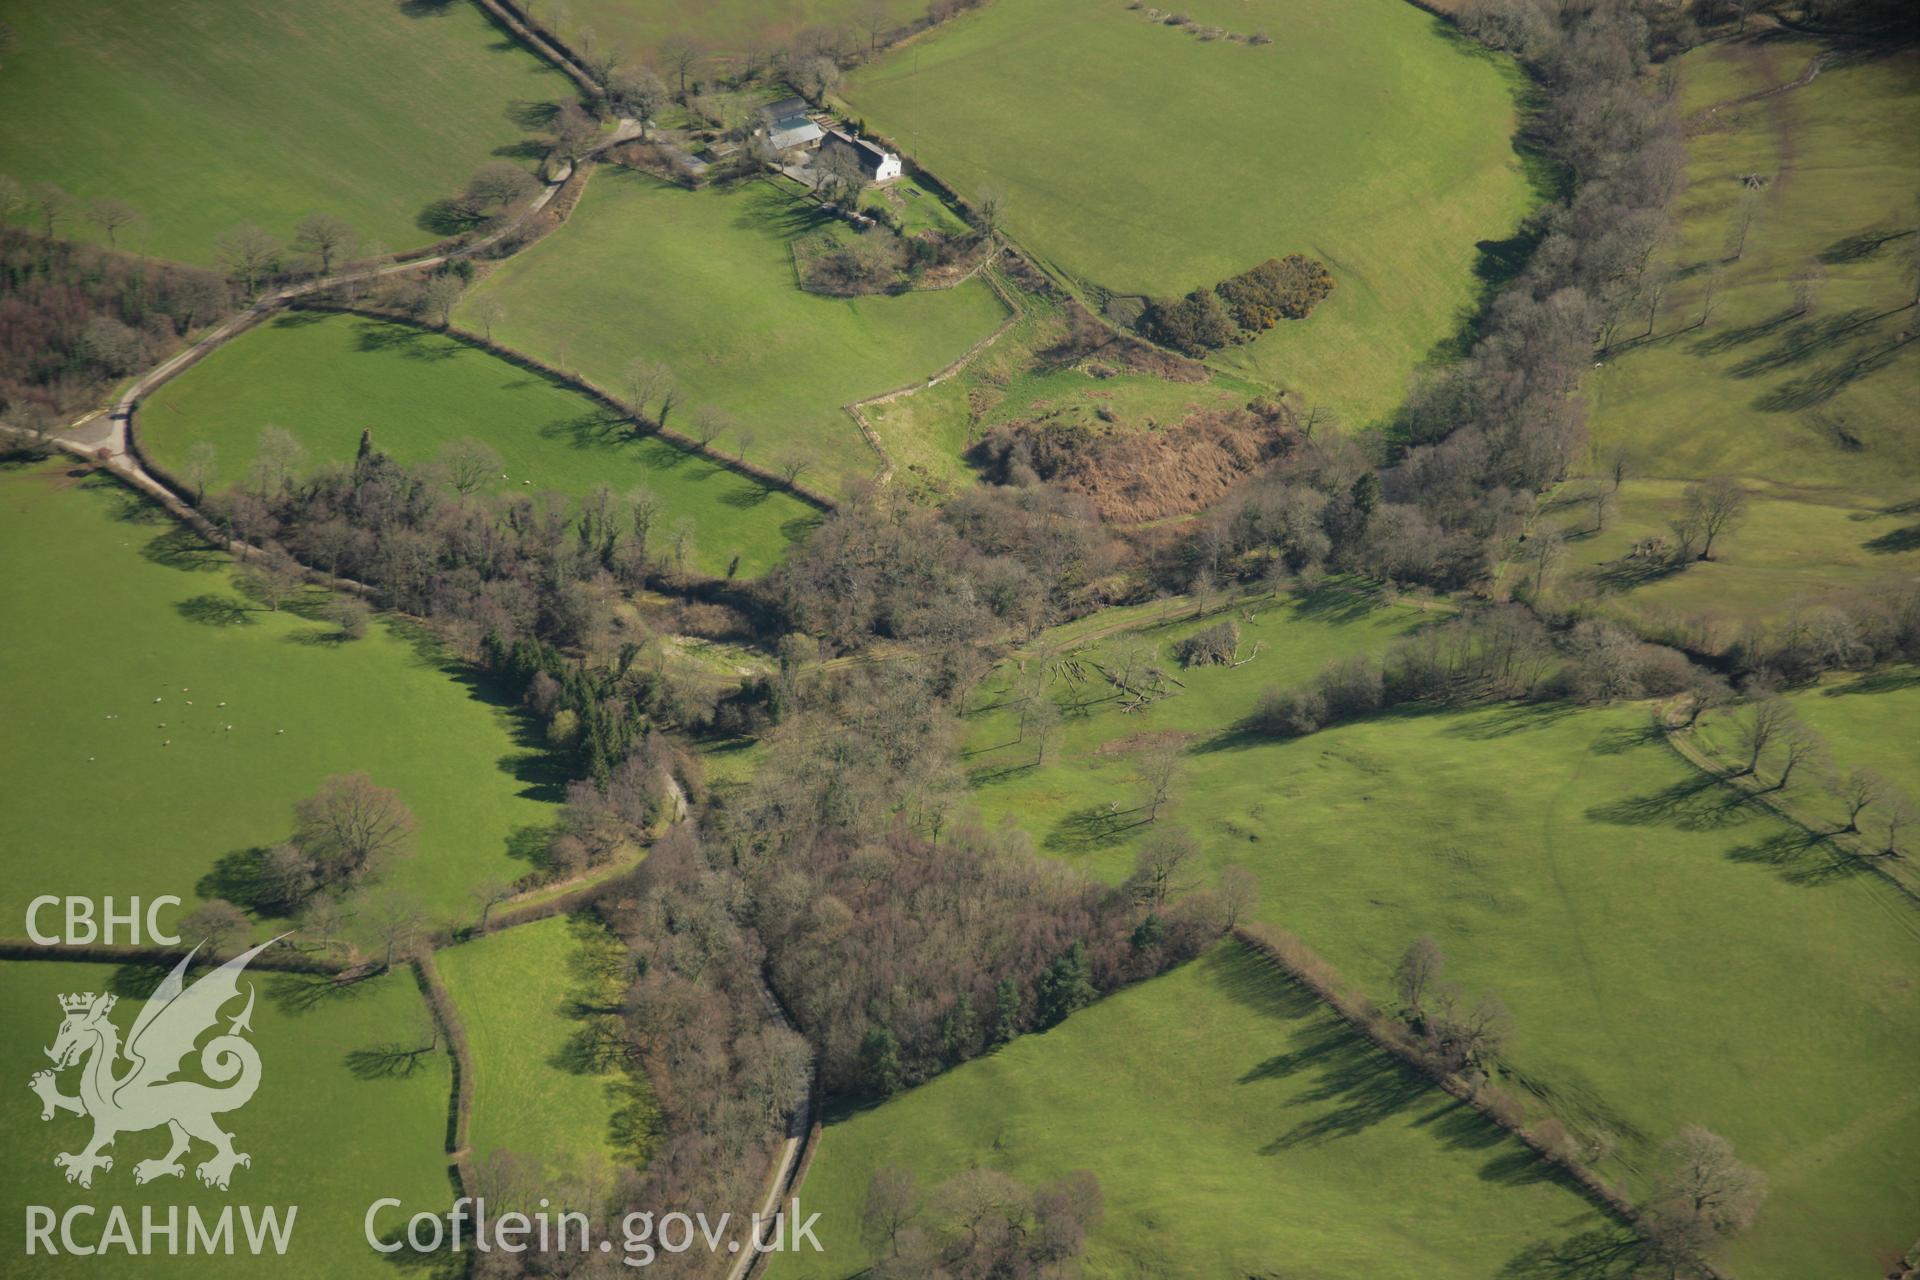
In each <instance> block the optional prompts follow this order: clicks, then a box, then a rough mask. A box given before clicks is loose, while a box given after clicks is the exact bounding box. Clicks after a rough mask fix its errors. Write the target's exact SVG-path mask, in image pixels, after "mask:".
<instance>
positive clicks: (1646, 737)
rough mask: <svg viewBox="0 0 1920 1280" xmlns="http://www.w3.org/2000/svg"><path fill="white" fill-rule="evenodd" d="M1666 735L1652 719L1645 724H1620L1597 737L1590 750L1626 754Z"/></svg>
mask: <svg viewBox="0 0 1920 1280" xmlns="http://www.w3.org/2000/svg"><path fill="white" fill-rule="evenodd" d="M1665 736H1666V735H1665V733H1664V732H1663V731H1662V730H1661V728H1660V726H1659V725H1657V724H1655V723H1653V722H1652V721H1651V720H1649V721H1648V722H1647V723H1645V724H1631V725H1619V726H1617V727H1615V728H1612V729H1608V730H1607V731H1606V732H1605V733H1602V734H1601V735H1600V736H1599V737H1597V738H1595V739H1594V740H1593V746H1592V747H1591V748H1590V750H1592V752H1593V754H1595V755H1597V756H1619V755H1625V754H1626V753H1627V752H1629V751H1632V750H1633V749H1634V748H1635V747H1650V746H1653V745H1654V744H1656V743H1658V742H1660V741H1661V740H1662V739H1663V738H1664V737H1665Z"/></svg>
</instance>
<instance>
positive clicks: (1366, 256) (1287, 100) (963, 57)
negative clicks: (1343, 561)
mask: <svg viewBox="0 0 1920 1280" xmlns="http://www.w3.org/2000/svg"><path fill="white" fill-rule="evenodd" d="M1187 12H1190V13H1191V14H1192V15H1193V16H1194V18H1195V19H1196V20H1198V21H1200V22H1214V23H1218V24H1220V25H1221V26H1224V27H1226V28H1229V29H1231V30H1234V31H1237V32H1240V33H1243V34H1249V35H1250V34H1252V33H1253V32H1255V31H1258V30H1261V29H1264V30H1266V31H1267V32H1268V33H1269V34H1270V35H1272V36H1273V37H1274V43H1272V44H1269V45H1251V44H1245V43H1232V42H1227V41H1215V42H1204V41H1201V40H1199V39H1196V38H1195V37H1194V36H1192V35H1190V34H1188V33H1186V32H1184V31H1181V30H1178V29H1176V28H1173V27H1168V26H1165V25H1160V24H1156V23H1154V22H1152V21H1150V20H1149V19H1148V18H1147V17H1146V16H1145V13H1144V11H1136V10H1129V9H1127V8H1126V7H1125V6H1124V5H1123V4H1119V3H1113V2H1110V0H1029V2H1027V3H1007V2H1002V3H995V4H991V5H989V6H987V7H986V8H985V9H983V10H981V11H979V12H976V13H972V14H969V15H967V16H965V17H962V18H960V19H958V20H957V21H955V22H952V23H950V24H948V25H946V26H944V27H941V28H940V29H938V30H937V31H935V32H933V33H931V34H930V35H928V36H925V37H923V38H921V39H918V40H915V41H913V42H911V43H910V44H908V45H906V46H904V47H902V48H900V49H898V50H896V51H894V52H893V53H891V54H888V55H886V56H885V57H882V58H881V59H879V60H878V61H876V62H874V63H872V64H870V65H869V66H867V67H864V68H862V69H860V70H858V71H856V72H854V73H853V74H852V75H850V76H849V78H848V80H847V83H846V85H845V86H844V88H843V90H842V93H843V95H844V97H845V98H846V100H847V103H848V105H849V106H850V108H851V109H852V111H853V112H854V113H855V114H856V115H858V116H860V117H863V118H865V119H866V120H868V121H869V122H870V123H871V124H872V126H873V127H874V128H876V129H878V130H879V131H881V132H882V133H884V134H885V135H887V136H889V137H891V138H892V139H893V140H894V141H895V142H896V143H897V144H899V145H900V146H902V147H904V148H906V149H907V150H908V151H909V152H911V153H913V154H914V155H915V156H916V157H917V158H918V159H919V160H920V162H921V163H923V164H925V165H926V166H927V167H928V168H929V169H930V170H932V171H933V172H935V173H937V174H939V175H940V177H941V179H942V180H943V181H945V182H946V183H948V184H949V185H951V186H952V187H954V188H955V189H956V190H958V191H959V192H961V193H962V194H964V195H967V196H968V197H972V196H973V194H974V193H975V192H976V191H978V190H980V189H981V188H986V187H992V188H995V189H997V190H998V191H1000V192H1001V193H1002V195H1003V197H1004V212H1003V222H1004V225H1005V227H1006V228H1007V230H1008V232H1009V233H1010V234H1011V235H1012V236H1013V237H1014V238H1015V239H1016V240H1017V241H1018V242H1019V243H1020V244H1021V245H1022V246H1023V247H1025V248H1027V249H1028V250H1029V251H1030V252H1032V253H1033V254H1034V255H1035V256H1037V257H1038V258H1040V259H1041V260H1042V261H1045V262H1048V263H1050V264H1052V265H1053V266H1055V267H1057V268H1058V269H1060V270H1061V271H1064V272H1065V273H1067V274H1068V275H1071V276H1073V277H1076V278H1078V279H1079V280H1081V281H1083V282H1085V283H1088V284H1091V285H1097V286H1100V287H1102V288H1105V289H1110V290H1113V291H1115V292H1118V293H1123V294H1148V295H1155V296H1164V295H1176V294H1182V293H1185V292H1187V291H1188V290H1190V289H1194V288H1199V287H1205V286H1209V285H1212V284H1214V283H1215V282H1216V281H1218V280H1221V279H1223V278H1225V277H1227V276H1230V275H1233V274H1235V273H1237V272H1240V271H1244V270H1246V269H1247V268H1249V267H1252V266H1254V265H1255V264H1257V263H1259V262H1261V261H1263V260H1265V259H1267V258H1271V257H1280V256H1283V255H1285V254H1288V253H1296V252H1297V253H1306V254H1311V255H1313V256H1315V257H1318V258H1320V259H1321V260H1323V261H1325V262H1326V263H1328V264H1329V266H1330V267H1331V268H1332V269H1333V273H1334V276H1335V278H1336V280H1337V281H1338V282H1339V287H1338V289H1337V290H1336V291H1335V293H1334V295H1333V296H1332V298H1331V299H1329V300H1328V301H1327V302H1326V303H1324V304H1323V305H1322V306H1321V307H1320V309H1319V310H1318V311H1317V312H1316V313H1315V314H1314V316H1313V317H1312V319H1310V320H1307V321H1303V322H1287V323H1284V324H1282V325H1281V326H1280V328H1278V329H1276V330H1273V331H1271V332H1269V333H1268V334H1266V335H1265V336H1263V337H1262V338H1261V339H1260V340H1259V341H1257V342H1255V343H1253V344H1252V345H1250V346H1247V347H1241V348H1234V349H1231V350H1229V351H1228V352H1226V353H1225V354H1223V355H1222V356H1221V357H1220V358H1219V363H1220V364H1221V365H1222V366H1223V367H1227V368H1230V369H1233V370H1235V371H1237V372H1241V373H1244V374H1247V375H1250V376H1255V377H1258V378H1260V379H1262V380H1264V381H1269V382H1275V383H1279V384H1282V385H1285V386H1287V387H1291V388H1298V389H1300V390H1301V391H1303V392H1304V393H1305V394H1306V395H1307V396H1308V397H1309V398H1310V399H1312V400H1314V401H1315V402H1319V403H1324V404H1327V405H1329V406H1332V407H1334V408H1337V409H1338V410H1339V411H1340V412H1341V413H1342V414H1343V415H1344V416H1345V417H1346V418H1347V420H1348V422H1349V423H1350V424H1351V425H1355V426H1360V425H1365V424H1367V423H1370V422H1373V421H1375V420H1377V419H1378V418H1380V417H1382V416H1383V415H1384V414H1385V413H1387V412H1388V411H1389V410H1391V409H1392V407H1393V406H1394V405H1396V404H1397V403H1398V402H1399V400H1400V398H1401V396H1402V394H1403V393H1404V391H1405V384H1406V379H1407V376H1408V375H1409V374H1410V373H1411V372H1412V371H1413V369H1414V368H1415V367H1416V366H1417V365H1419V364H1420V363H1421V362H1422V361H1423V360H1424V359H1426V358H1427V357H1428V355H1429V353H1430V352H1431V351H1432V350H1433V348H1434V347H1435V345H1436V344H1438V343H1441V342H1443V341H1445V340H1447V339H1449V338H1450V337H1452V336H1453V335H1454V334H1455V332H1456V331H1457V329H1458V328H1459V326H1460V323H1461V321H1462V319H1463V316H1464V314H1465V313H1466V312H1468V311H1469V310H1470V309H1471V308H1472V307H1473V306H1474V305H1475V303H1476V299H1477V297H1478V288H1479V285H1478V284H1477V283H1476V279H1475V271H1476V268H1477V266H1478V265H1479V264H1480V262H1481V260H1482V255H1481V253H1480V250H1479V249H1478V248H1476V245H1477V244H1479V243H1480V242H1482V241H1488V242H1493V241H1501V240H1504V239H1506V238H1507V237H1509V236H1511V235H1512V234H1513V232H1514V228H1515V227H1516V226H1517V225H1518V222H1519V220H1520V218H1521V217H1522V216H1523V215H1524V213H1525V212H1526V210H1527V208H1528V206H1529V204H1530V202H1531V200H1532V194H1531V189H1530V186H1529V181H1528V177H1527V174H1526V172H1525V171H1524V167H1523V165H1522V163H1521V161H1520V159H1519V157H1518V156H1516V155H1515V153H1514V150H1513V147H1512V143H1511V141H1510V139H1511V138H1512V135H1513V133H1514V130H1515V128H1516V121H1517V108H1516V104H1515V100H1516V95H1517V93H1518V91H1519V88H1520V84H1521V82H1520V78H1519V75H1518V72H1517V71H1516V70H1515V69H1514V68H1513V67H1512V65H1511V64H1510V63H1508V62H1506V61H1505V60H1503V59H1500V58H1496V57H1494V56H1492V55H1489V54H1487V53H1485V52H1484V51H1482V50H1479V49H1477V48H1475V47H1474V46H1472V45H1470V44H1468V43H1467V42H1466V41H1464V40H1462V39H1460V38H1458V37H1456V36H1454V35H1452V34H1451V32H1450V29H1449V28H1447V27H1445V26H1444V25H1443V24H1442V23H1440V22H1439V21H1438V20H1436V19H1434V18H1432V17H1430V16H1428V15H1426V14H1423V13H1421V12H1420V11H1418V10H1417V9H1414V8H1412V7H1411V6H1409V5H1406V4H1402V3H1399V2H1398V0H1356V2H1350V3H1339V2H1338V0H1247V2H1246V3H1231V4H1229V3H1215V4H1213V5H1211V6H1202V7H1200V8H1193V9H1189V10H1187ZM1069 68H1070V74H1068V73H1067V72H1068V69H1069Z"/></svg>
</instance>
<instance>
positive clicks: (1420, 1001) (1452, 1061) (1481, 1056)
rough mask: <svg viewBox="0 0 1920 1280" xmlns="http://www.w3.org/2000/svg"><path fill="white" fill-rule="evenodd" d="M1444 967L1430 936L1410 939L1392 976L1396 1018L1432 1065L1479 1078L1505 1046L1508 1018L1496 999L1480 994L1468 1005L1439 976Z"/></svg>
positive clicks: (1461, 994) (1510, 1019) (1457, 990)
mask: <svg viewBox="0 0 1920 1280" xmlns="http://www.w3.org/2000/svg"><path fill="white" fill-rule="evenodd" d="M1446 967H1447V957H1446V955H1445V953H1443V952H1442V951H1441V950H1440V944H1439V943H1437V942H1435V941H1434V940H1433V939H1432V938H1430V937H1420V938H1416V939H1414V941H1413V942H1412V944H1410V945H1409V946H1408V947H1407V949H1406V951H1405V952H1403V953H1402V954H1401V956H1400V963H1399V964H1398V965H1396V966H1395V968H1394V972H1393V983H1394V991H1395V994H1396V995H1398V996H1399V998H1400V1007H1401V1016H1402V1017H1403V1018H1404V1019H1405V1020H1406V1023H1407V1025H1408V1027H1410V1028H1411V1029H1412V1031H1413V1033H1414V1034H1415V1036H1417V1037H1418V1040H1419V1044H1420V1047H1421V1049H1422V1050H1423V1051H1424V1053H1425V1055H1426V1057H1427V1061H1428V1062H1429V1063H1430V1064H1431V1065H1432V1066H1433V1067H1435V1068H1437V1069H1438V1070H1440V1071H1443V1072H1459V1071H1470V1072H1477V1073H1479V1074H1480V1075H1481V1076H1485V1075H1486V1074H1487V1073H1488V1071H1489V1070H1490V1069H1491V1068H1492V1066H1493V1064H1494V1061H1495V1059H1497V1058H1498V1057H1499V1056H1500V1051H1501V1050H1502V1049H1503V1048H1505V1047H1506V1042H1507V1036H1508V1035H1509V1034H1510V1033H1511V1031H1512V1024H1513V1017H1512V1015H1511V1014H1510V1013H1508V1012H1507V1006H1506V1005H1505V1004H1504V1003H1503V1002H1502V1001H1501V1000H1500V999H1499V997H1497V996H1489V995H1482V996H1480V997H1479V998H1477V999H1475V1000H1473V1001H1472V1002H1471V1003H1469V1001H1468V1000H1467V997H1466V995H1465V993H1464V992H1462V991H1461V990H1460V988H1459V987H1457V986H1455V985H1454V984H1453V983H1451V982H1449V981H1447V979H1446V978H1445V977H1444V976H1443V975H1444V973H1445V971H1446Z"/></svg>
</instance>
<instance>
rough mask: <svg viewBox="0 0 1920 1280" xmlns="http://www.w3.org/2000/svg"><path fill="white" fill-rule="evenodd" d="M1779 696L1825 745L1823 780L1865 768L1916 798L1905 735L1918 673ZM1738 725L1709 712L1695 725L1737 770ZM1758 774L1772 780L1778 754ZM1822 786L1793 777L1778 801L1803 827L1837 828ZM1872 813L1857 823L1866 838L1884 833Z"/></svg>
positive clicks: (1893, 671) (1838, 815)
mask: <svg viewBox="0 0 1920 1280" xmlns="http://www.w3.org/2000/svg"><path fill="white" fill-rule="evenodd" d="M1785 696H1786V699H1787V702H1788V703H1789V704H1790V705H1791V706H1792V707H1793V709H1794V711H1795V712H1796V713H1797V714H1798V715H1799V717H1800V719H1801V720H1802V721H1803V722H1805V723H1806V725H1807V726H1808V727H1809V728H1811V729H1812V730H1813V731H1814V732H1816V733H1818V734H1819V735H1820V737H1821V738H1822V739H1823V740H1824V741H1825V743H1826V753H1827V759H1826V760H1825V761H1823V762H1822V764H1823V765H1824V766H1825V770H1826V772H1827V774H1828V776H1829V777H1840V776H1844V775H1845V774H1846V773H1847V772H1848V771H1850V770H1853V769H1873V770H1876V771H1878V772H1879V773H1880V774H1881V775H1882V776H1884V777H1885V778H1886V779H1887V781H1889V782H1891V783H1892V784H1893V785H1894V786H1895V787H1897V788H1898V789H1899V790H1900V791H1901V792H1902V793H1903V794H1904V795H1906V796H1907V797H1908V798H1909V799H1910V800H1920V746H1916V745H1915V743H1914V731H1913V727H1914V725H1915V724H1916V723H1920V670H1917V669H1915V668H1913V667H1910V666H1909V667H1893V668H1889V669H1887V670H1884V671H1873V672H1868V673H1865V674H1862V675H1851V674H1849V675H1841V676H1831V677H1828V678H1827V679H1825V680H1822V681H1820V682H1819V683H1818V684H1815V685H1811V686H1809V687H1807V688H1804V689H1795V690H1792V691H1790V692H1788V693H1787V694H1786V695H1785ZM1743 719H1744V716H1743V715H1742V714H1741V713H1740V712H1738V711H1731V710H1728V711H1716V712H1711V713H1709V714H1708V715H1706V716H1705V717H1703V718H1702V720H1701V723H1700V727H1699V733H1700V737H1701V741H1702V745H1704V746H1705V747H1706V748H1707V749H1708V750H1709V751H1710V752H1712V754H1713V756H1714V757H1715V758H1716V759H1718V760H1721V761H1724V762H1726V763H1727V764H1729V765H1736V766H1737V765H1744V764H1745V763H1746V755H1745V753H1744V752H1743V750H1742V748H1741V745H1740V731H1739V725H1740V722H1741V721H1742V720H1743ZM1760 773H1761V776H1762V778H1763V779H1765V780H1771V779H1772V778H1774V777H1776V776H1778V752H1772V753H1769V757H1768V761H1767V762H1766V763H1762V765H1761V766H1760ZM1822 781H1823V779H1822V778H1821V776H1820V775H1819V774H1818V773H1815V772H1812V771H1802V772H1797V773H1795V775H1794V781H1793V783H1792V785H1791V786H1790V788H1789V789H1788V791H1787V792H1786V793H1785V795H1784V796H1783V797H1782V798H1783V799H1785V800H1786V801H1787V802H1788V803H1789V804H1791V805H1792V806H1793V808H1794V810H1795V812H1798V813H1800V814H1802V815H1805V816H1808V817H1809V818H1810V820H1811V821H1814V822H1824V823H1826V824H1827V825H1829V826H1833V827H1840V826H1844V825H1845V824H1846V820H1847V810H1846V806H1845V805H1844V804H1842V803H1841V802H1840V800H1839V799H1837V798H1835V797H1834V796H1833V794H1832V788H1831V787H1829V786H1823V785H1822ZM1879 813H1880V810H1879V809H1878V808H1877V807H1870V808H1868V810H1867V811H1866V812H1865V813H1864V814H1863V815H1862V817H1861V822H1862V824H1863V826H1864V828H1865V831H1866V837H1867V838H1868V839H1869V840H1877V839H1878V838H1879V837H1882V836H1884V835H1885V834H1886V832H1885V828H1880V827H1878V826H1877V821H1876V820H1877V818H1878V815H1879ZM1908 843H1911V841H1909V842H1908ZM1875 847H1876V848H1877V847H1879V846H1878V845H1877V844H1876V845H1875Z"/></svg>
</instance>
